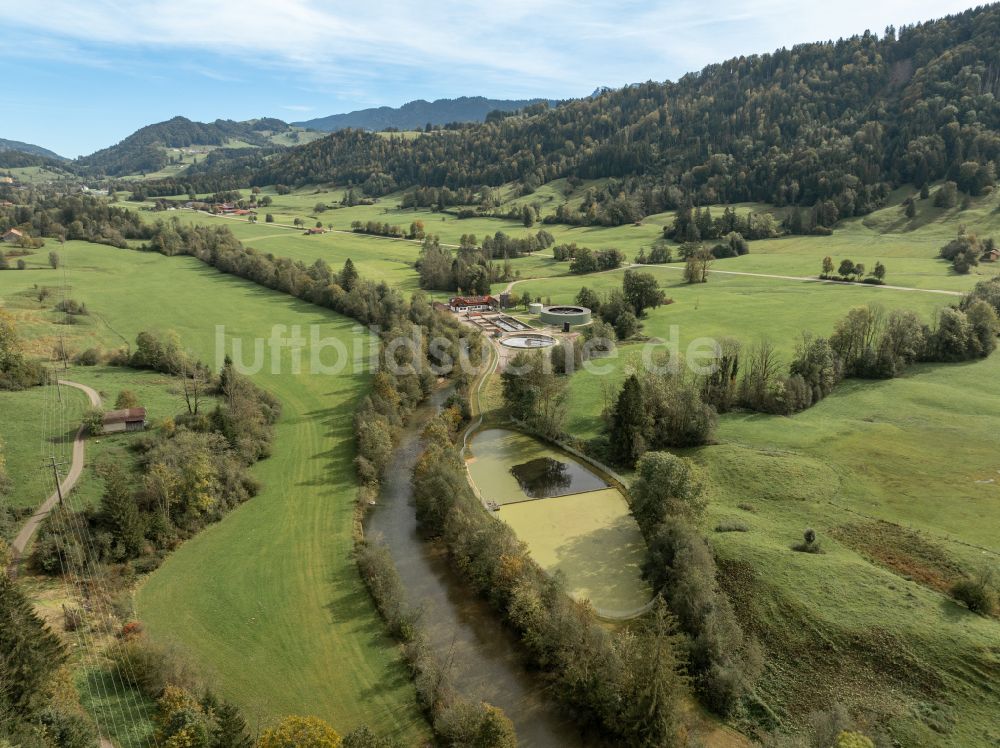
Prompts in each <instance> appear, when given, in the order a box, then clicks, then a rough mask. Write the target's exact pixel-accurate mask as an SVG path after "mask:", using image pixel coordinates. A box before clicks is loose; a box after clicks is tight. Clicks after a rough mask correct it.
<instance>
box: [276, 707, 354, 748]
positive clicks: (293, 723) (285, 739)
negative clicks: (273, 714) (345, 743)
mask: <svg viewBox="0 0 1000 748" xmlns="http://www.w3.org/2000/svg"><path fill="white" fill-rule="evenodd" d="M341 742H342V741H341V739H340V735H338V734H337V731H336V730H334V729H333V728H332V727H330V725H329V724H327V723H326V722H324V721H323V720H321V719H320V718H319V717H299V716H297V715H291V716H289V717H285V718H284V719H283V720H281V722H279V723H278V724H277V725H275V726H274V727H271V728H269V729H267V730H265V731H264V734H263V735H261V737H260V742H259V743H258V744H257V746H258V748H338V746H339V745H340V744H341Z"/></svg>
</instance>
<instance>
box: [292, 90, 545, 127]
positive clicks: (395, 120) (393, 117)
mask: <svg viewBox="0 0 1000 748" xmlns="http://www.w3.org/2000/svg"><path fill="white" fill-rule="evenodd" d="M543 101H546V100H545V99H487V98H485V97H483V96H460V97H459V98H457V99H437V100H435V101H425V100H424V99H417V100H416V101H411V102H409V103H407V104H403V105H402V106H400V107H388V106H381V107H375V108H372V109H359V110H358V111H354V112H346V113H344V114H331V115H330V116H328V117H319V118H317V119H310V120H305V121H303V122H294V123H293V124H295V125H298V126H299V127H305V128H308V129H310V130H322V131H323V132H334V131H336V130H343V129H346V128H348V127H352V128H356V129H359V130H386V129H388V128H395V129H397V130H421V129H423V128H424V127H425V126H426V125H427V124H432V125H445V124H448V123H450V122H483V121H485V120H486V115H487V114H489V113H490V112H492V111H494V110H499V111H504V112H514V111H517V110H520V109H524V108H525V107H527V106H530V105H532V104H538V103H540V102H543ZM549 103H550V104H555V103H556V102H554V101H550V102H549Z"/></svg>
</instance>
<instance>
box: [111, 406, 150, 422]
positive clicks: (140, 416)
mask: <svg viewBox="0 0 1000 748" xmlns="http://www.w3.org/2000/svg"><path fill="white" fill-rule="evenodd" d="M145 420H146V409H145V408H128V409H126V410H109V411H108V412H107V413H105V414H104V423H105V425H107V424H110V423H137V422H139V421H145Z"/></svg>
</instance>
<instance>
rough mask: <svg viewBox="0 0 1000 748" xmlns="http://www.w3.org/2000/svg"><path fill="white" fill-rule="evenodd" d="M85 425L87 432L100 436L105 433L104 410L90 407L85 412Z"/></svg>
mask: <svg viewBox="0 0 1000 748" xmlns="http://www.w3.org/2000/svg"><path fill="white" fill-rule="evenodd" d="M83 425H84V426H85V427H86V429H87V433H88V434H90V435H91V436H100V435H101V434H103V433H104V410H103V409H101V408H88V409H87V412H86V413H84V414H83Z"/></svg>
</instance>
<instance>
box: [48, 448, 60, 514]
mask: <svg viewBox="0 0 1000 748" xmlns="http://www.w3.org/2000/svg"><path fill="white" fill-rule="evenodd" d="M49 461H50V463H51V465H52V477H53V478H55V481H56V493H57V494H58V495H59V506H62V505H63V493H62V486H61V485H59V469H58V467H57V466H58V465H62V464H63V463H61V462H56V458H55V457H50V458H49Z"/></svg>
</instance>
